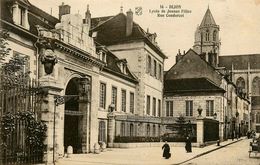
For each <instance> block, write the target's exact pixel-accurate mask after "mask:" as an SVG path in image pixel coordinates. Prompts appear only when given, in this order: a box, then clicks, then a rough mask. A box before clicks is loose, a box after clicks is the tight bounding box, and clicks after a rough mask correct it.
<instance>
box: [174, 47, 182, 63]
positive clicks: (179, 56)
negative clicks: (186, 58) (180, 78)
mask: <svg viewBox="0 0 260 165" xmlns="http://www.w3.org/2000/svg"><path fill="white" fill-rule="evenodd" d="M181 57H182V55H181V51H180V49H179V51H178V54H177V55H176V58H175V61H176V63H177V62H179V61H180V59H181Z"/></svg>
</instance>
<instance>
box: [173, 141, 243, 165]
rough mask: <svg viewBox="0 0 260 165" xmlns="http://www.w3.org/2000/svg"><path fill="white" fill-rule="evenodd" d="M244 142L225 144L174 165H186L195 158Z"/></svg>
mask: <svg viewBox="0 0 260 165" xmlns="http://www.w3.org/2000/svg"><path fill="white" fill-rule="evenodd" d="M242 140H244V139H239V140H236V141H232V142H230V143H228V144H225V145H223V146H219V147H217V148H214V149H212V150H209V151H206V152H203V153H200V154H198V155H196V156H194V157H192V158H190V159H187V160H185V161H183V162H180V163H176V164H173V165H180V164H183V163H186V162H188V161H190V160H193V159H195V158H198V157H201V156H203V155H206V154H208V153H211V152H213V151H216V150H218V149H221V148H224V147H226V146H228V145H231V144H234V143H237V142H239V141H242Z"/></svg>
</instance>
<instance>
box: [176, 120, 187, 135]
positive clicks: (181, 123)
mask: <svg viewBox="0 0 260 165" xmlns="http://www.w3.org/2000/svg"><path fill="white" fill-rule="evenodd" d="M176 124H177V125H178V134H179V135H180V136H182V137H185V136H186V121H185V118H184V117H183V116H182V115H180V116H179V117H177V120H176Z"/></svg>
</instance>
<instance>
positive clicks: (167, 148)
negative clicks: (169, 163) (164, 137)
mask: <svg viewBox="0 0 260 165" xmlns="http://www.w3.org/2000/svg"><path fill="white" fill-rule="evenodd" d="M162 149H163V157H164V158H165V159H169V158H170V157H171V153H170V146H169V144H167V141H165V144H164V145H163V146H162Z"/></svg>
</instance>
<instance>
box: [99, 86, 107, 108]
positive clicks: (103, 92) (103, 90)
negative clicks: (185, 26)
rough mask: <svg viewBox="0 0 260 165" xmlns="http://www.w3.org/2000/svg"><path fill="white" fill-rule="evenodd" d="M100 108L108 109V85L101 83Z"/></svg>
mask: <svg viewBox="0 0 260 165" xmlns="http://www.w3.org/2000/svg"><path fill="white" fill-rule="evenodd" d="M99 95H100V96H99V107H100V108H104V109H105V108H106V84H105V83H100V94H99Z"/></svg>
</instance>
